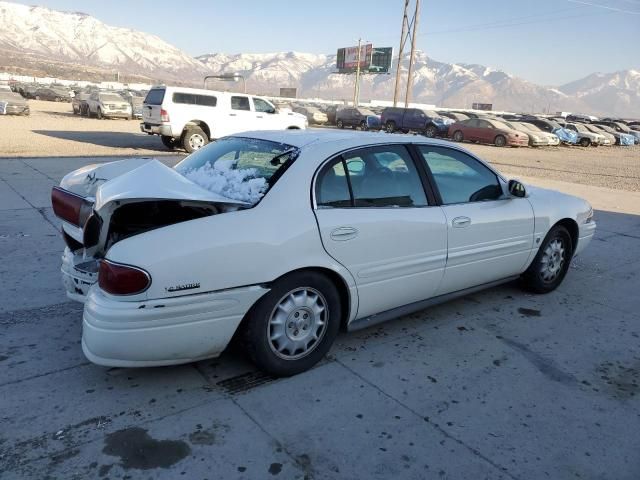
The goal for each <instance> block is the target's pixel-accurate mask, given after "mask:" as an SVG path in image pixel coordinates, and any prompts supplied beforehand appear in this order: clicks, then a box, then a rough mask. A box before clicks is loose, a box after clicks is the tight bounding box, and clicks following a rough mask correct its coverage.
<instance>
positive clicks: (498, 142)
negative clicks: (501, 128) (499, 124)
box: [493, 135, 507, 147]
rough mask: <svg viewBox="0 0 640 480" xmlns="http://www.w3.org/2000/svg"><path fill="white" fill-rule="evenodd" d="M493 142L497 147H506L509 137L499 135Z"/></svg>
mask: <svg viewBox="0 0 640 480" xmlns="http://www.w3.org/2000/svg"><path fill="white" fill-rule="evenodd" d="M493 144H494V145H495V146H496V147H504V146H505V145H506V144H507V139H506V138H505V137H504V135H498V136H496V138H494V139H493Z"/></svg>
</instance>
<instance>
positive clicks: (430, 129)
mask: <svg viewBox="0 0 640 480" xmlns="http://www.w3.org/2000/svg"><path fill="white" fill-rule="evenodd" d="M424 134H425V135H426V136H427V137H429V138H434V137H435V136H436V135H437V134H438V128H437V127H436V126H435V125H427V128H425V129H424Z"/></svg>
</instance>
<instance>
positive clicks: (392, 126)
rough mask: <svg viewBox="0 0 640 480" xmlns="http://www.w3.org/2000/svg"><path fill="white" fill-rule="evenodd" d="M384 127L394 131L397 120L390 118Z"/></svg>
mask: <svg viewBox="0 0 640 480" xmlns="http://www.w3.org/2000/svg"><path fill="white" fill-rule="evenodd" d="M384 129H385V131H386V132H387V133H393V132H395V131H396V122H394V121H393V120H389V121H388V122H387V123H386V124H385V125H384Z"/></svg>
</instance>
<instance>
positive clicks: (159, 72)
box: [0, 1, 204, 78]
mask: <svg viewBox="0 0 640 480" xmlns="http://www.w3.org/2000/svg"><path fill="white" fill-rule="evenodd" d="M124 13H125V12H123V14H124ZM0 25H2V27H1V28H0V60H4V59H6V58H12V59H14V62H15V55H11V53H12V52H13V53H20V54H27V55H28V56H29V59H30V60H31V59H36V60H39V59H40V60H41V61H43V62H44V61H54V62H55V61H62V62H69V63H74V64H78V65H90V66H95V67H108V68H109V69H111V70H112V71H115V70H118V71H122V72H135V71H137V70H141V71H142V72H143V73H144V74H146V75H149V76H151V77H157V78H177V77H179V76H180V75H181V74H183V73H185V72H186V73H187V74H189V75H190V76H192V77H194V76H197V77H201V73H202V72H203V71H204V66H203V65H202V64H201V63H200V62H198V61H197V60H196V59H194V58H193V57H191V56H189V55H188V54H186V53H184V52H182V51H181V50H179V49H178V48H176V47H174V46H172V45H170V44H168V43H167V42H165V41H164V40H162V39H161V38H159V37H157V36H155V35H150V34H147V33H142V32H138V31H135V30H130V29H126V28H119V27H112V26H109V25H106V24H104V23H102V22H101V21H99V20H97V19H95V18H93V17H91V16H89V15H87V14H84V13H79V12H59V11H56V10H50V9H48V8H43V7H30V6H26V5H20V4H16V3H10V2H3V1H0ZM2 57H5V58H2Z"/></svg>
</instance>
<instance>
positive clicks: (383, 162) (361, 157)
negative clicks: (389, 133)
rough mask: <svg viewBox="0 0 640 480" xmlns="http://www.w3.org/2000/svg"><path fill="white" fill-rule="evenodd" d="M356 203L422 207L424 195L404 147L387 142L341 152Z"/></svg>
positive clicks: (425, 202)
mask: <svg viewBox="0 0 640 480" xmlns="http://www.w3.org/2000/svg"><path fill="white" fill-rule="evenodd" d="M343 158H344V160H345V162H346V164H347V169H348V173H349V180H350V183H351V188H352V190H353V197H354V198H353V201H354V205H355V206H356V207H423V206H426V205H428V203H427V196H426V193H425V191H424V187H423V186H422V182H421V180H420V175H419V174H418V171H417V169H416V166H415V165H414V163H413V160H412V159H411V156H410V155H409V152H408V151H407V150H406V148H405V147H403V146H401V145H388V146H380V147H369V148H365V149H359V150H355V151H352V152H349V153H346V154H344V155H343Z"/></svg>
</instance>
